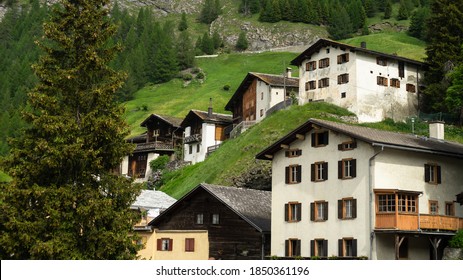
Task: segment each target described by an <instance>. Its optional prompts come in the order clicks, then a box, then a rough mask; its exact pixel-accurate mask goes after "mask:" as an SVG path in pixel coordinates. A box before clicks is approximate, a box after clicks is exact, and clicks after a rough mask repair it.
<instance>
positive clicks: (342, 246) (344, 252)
mask: <svg viewBox="0 0 463 280" xmlns="http://www.w3.org/2000/svg"><path fill="white" fill-rule="evenodd" d="M338 247H339V248H338V249H339V256H340V257H356V256H357V239H353V238H352V237H345V238H343V239H339V240H338Z"/></svg>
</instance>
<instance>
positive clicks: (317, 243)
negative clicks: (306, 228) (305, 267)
mask: <svg viewBox="0 0 463 280" xmlns="http://www.w3.org/2000/svg"><path fill="white" fill-rule="evenodd" d="M310 256H311V257H314V256H317V257H327V256H328V240H326V239H314V240H310Z"/></svg>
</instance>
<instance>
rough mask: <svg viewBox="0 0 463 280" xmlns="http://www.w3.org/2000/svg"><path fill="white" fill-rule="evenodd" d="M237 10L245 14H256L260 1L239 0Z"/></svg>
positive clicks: (258, 10)
mask: <svg viewBox="0 0 463 280" xmlns="http://www.w3.org/2000/svg"><path fill="white" fill-rule="evenodd" d="M239 11H240V13H242V14H244V15H245V16H250V15H253V14H257V13H258V12H260V1H259V0H241V3H240V6H239Z"/></svg>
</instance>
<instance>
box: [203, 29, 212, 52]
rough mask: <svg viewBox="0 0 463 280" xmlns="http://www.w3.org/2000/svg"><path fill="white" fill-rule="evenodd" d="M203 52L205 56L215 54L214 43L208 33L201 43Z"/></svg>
mask: <svg viewBox="0 0 463 280" xmlns="http://www.w3.org/2000/svg"><path fill="white" fill-rule="evenodd" d="M201 50H202V51H203V52H204V53H205V54H209V55H211V54H214V51H215V49H214V41H213V40H212V38H211V36H209V33H208V32H205V33H204V35H203V38H202V41H201Z"/></svg>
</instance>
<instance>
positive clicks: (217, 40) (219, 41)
mask: <svg viewBox="0 0 463 280" xmlns="http://www.w3.org/2000/svg"><path fill="white" fill-rule="evenodd" d="M212 42H213V43H214V50H218V49H219V48H221V47H222V45H223V42H222V38H220V35H219V32H217V30H216V31H214V33H213V34H212Z"/></svg>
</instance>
